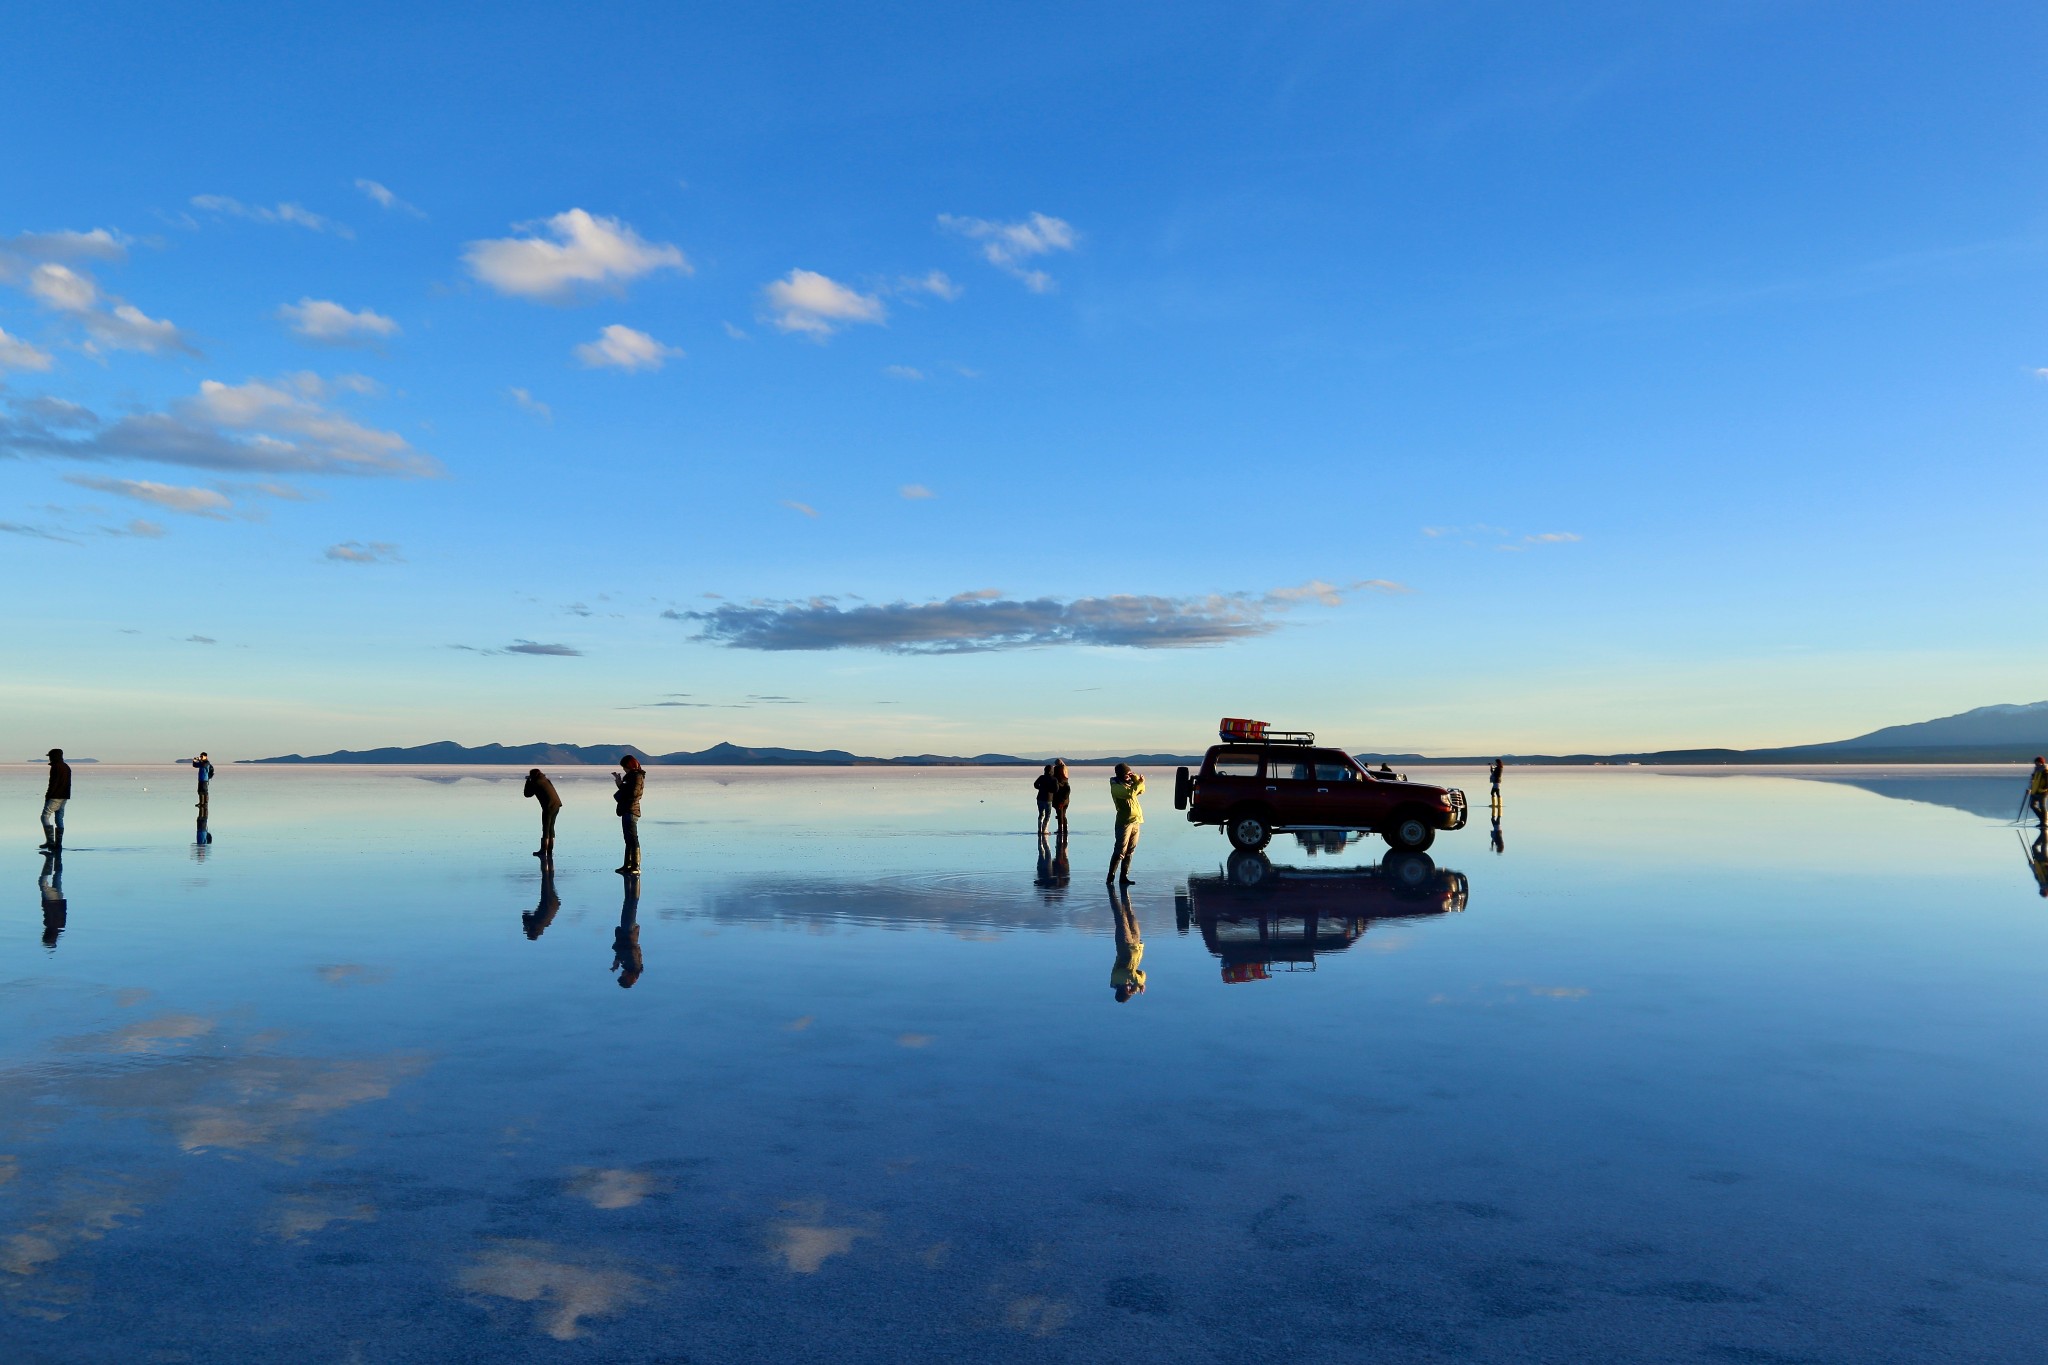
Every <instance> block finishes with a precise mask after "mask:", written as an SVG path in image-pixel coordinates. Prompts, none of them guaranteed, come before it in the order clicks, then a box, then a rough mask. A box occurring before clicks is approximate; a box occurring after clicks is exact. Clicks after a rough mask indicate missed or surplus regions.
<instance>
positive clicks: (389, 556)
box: [327, 540, 405, 564]
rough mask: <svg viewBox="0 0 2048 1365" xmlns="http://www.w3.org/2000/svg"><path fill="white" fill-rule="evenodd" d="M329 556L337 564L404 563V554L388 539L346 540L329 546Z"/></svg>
mask: <svg viewBox="0 0 2048 1365" xmlns="http://www.w3.org/2000/svg"><path fill="white" fill-rule="evenodd" d="M327 558H329V559H331V560H333V561H334V562H335V563H337V564H403V563H404V562H405V558H404V556H402V555H400V554H399V553H398V547H397V546H396V545H393V544H392V543H391V542H390V541H388V540H372V541H369V542H367V543H365V542H363V541H360V540H344V541H343V542H341V544H339V545H330V546H328V547H327Z"/></svg>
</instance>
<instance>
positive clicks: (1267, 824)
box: [1223, 810, 1273, 853]
mask: <svg viewBox="0 0 2048 1365" xmlns="http://www.w3.org/2000/svg"><path fill="white" fill-rule="evenodd" d="M1223 833H1224V836H1225V837H1226V838H1228V839H1229V840H1230V846H1231V847H1232V848H1234V849H1238V850H1239V851H1241V852H1244V853H1257V852H1258V851H1259V850H1260V849H1262V848H1264V847H1265V846H1266V845H1267V844H1268V843H1270V842H1271V841H1272V838H1273V821H1272V818H1271V817H1270V816H1268V815H1267V814H1266V812H1264V811H1262V810H1236V811H1232V812H1231V813H1230V818H1229V819H1227V820H1225V821H1224V822H1223Z"/></svg>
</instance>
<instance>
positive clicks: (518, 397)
mask: <svg viewBox="0 0 2048 1365" xmlns="http://www.w3.org/2000/svg"><path fill="white" fill-rule="evenodd" d="M505 392H506V393H508V394H510V395H511V397H512V401H513V402H515V403H517V404H518V405H519V406H520V407H522V408H524V409H526V410H527V411H528V412H530V413H532V414H533V415H534V416H535V417H538V418H540V420H541V421H543V422H547V423H550V424H552V423H553V422H554V420H555V410H554V409H553V408H551V407H549V406H548V405H547V404H546V403H543V402H541V401H540V400H539V399H538V398H535V397H534V396H533V395H532V394H531V393H529V392H527V391H526V390H525V389H521V388H510V389H507V390H505Z"/></svg>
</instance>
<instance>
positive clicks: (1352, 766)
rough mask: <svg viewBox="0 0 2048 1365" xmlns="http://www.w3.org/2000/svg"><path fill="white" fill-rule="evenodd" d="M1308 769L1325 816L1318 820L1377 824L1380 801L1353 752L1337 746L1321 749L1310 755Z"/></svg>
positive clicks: (1360, 825) (1357, 826) (1354, 826)
mask: <svg viewBox="0 0 2048 1365" xmlns="http://www.w3.org/2000/svg"><path fill="white" fill-rule="evenodd" d="M1309 772H1310V775H1311V777H1312V779H1313V781H1312V786H1313V788H1314V800H1315V803H1316V807H1317V809H1318V810H1319V811H1320V812H1322V813H1323V815H1324V817H1325V818H1323V819H1321V820H1319V821H1317V823H1318V824H1325V825H1342V826H1344V827H1346V828H1349V829H1372V828H1375V825H1374V820H1375V818H1376V816H1377V815H1378V806H1379V803H1378V802H1376V801H1374V800H1373V799H1372V798H1373V794H1372V790H1371V786H1370V784H1369V783H1368V782H1367V780H1366V777H1365V774H1364V773H1362V772H1360V771H1359V769H1358V765H1357V764H1356V763H1353V762H1352V761H1351V757H1350V755H1348V754H1346V753H1344V752H1342V751H1341V750H1337V749H1319V750H1317V751H1316V752H1315V753H1314V754H1312V755H1310V757H1309Z"/></svg>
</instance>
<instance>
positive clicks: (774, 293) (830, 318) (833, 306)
mask: <svg viewBox="0 0 2048 1365" xmlns="http://www.w3.org/2000/svg"><path fill="white" fill-rule="evenodd" d="M761 296H762V300H763V302H764V303H765V305H766V307H767V310H768V320H769V321H770V322H773V323H774V324H775V325H776V326H777V327H779V328H781V329H782V330H783V331H785V332H798V333H801V334H803V335H805V336H808V337H811V338H813V339H814V340H817V341H823V340H824V339H825V338H826V337H829V336H831V335H832V334H833V333H834V332H836V331H838V330H839V329H840V328H841V327H844V326H848V325H851V324H854V323H872V324H876V325H879V324H881V323H882V322H884V321H886V320H887V319H888V316H889V310H888V309H887V308H885V307H884V306H883V304H882V301H881V299H879V298H877V297H875V296H874V295H873V294H863V293H860V292H859V291H858V290H855V289H851V288H849V287H848V286H846V285H843V284H841V283H839V281H837V280H835V279H832V278H831V277H830V276H827V275H820V274H819V273H818V272H817V271H815V270H792V271H790V272H789V273H788V274H787V275H784V276H783V277H782V278H781V279H779V280H772V281H770V282H769V283H768V285H767V286H766V287H765V288H763V289H762V291H761Z"/></svg>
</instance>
